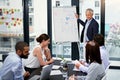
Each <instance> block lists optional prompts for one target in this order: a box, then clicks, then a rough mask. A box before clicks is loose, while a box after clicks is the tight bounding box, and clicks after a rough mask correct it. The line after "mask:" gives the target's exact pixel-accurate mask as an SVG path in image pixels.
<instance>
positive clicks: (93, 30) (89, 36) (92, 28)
mask: <svg viewBox="0 0 120 80" xmlns="http://www.w3.org/2000/svg"><path fill="white" fill-rule="evenodd" d="M75 16H76V18H77V21H78V22H79V23H80V24H81V25H82V26H83V30H82V34H81V42H87V41H91V40H93V36H94V35H95V34H98V32H99V25H98V23H97V21H96V20H95V19H94V18H93V10H92V9H90V8H88V9H87V10H86V21H85V22H83V21H82V20H81V19H79V16H78V15H77V14H76V15H75Z"/></svg>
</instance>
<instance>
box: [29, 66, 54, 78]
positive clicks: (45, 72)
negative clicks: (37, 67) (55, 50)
mask: <svg viewBox="0 0 120 80" xmlns="http://www.w3.org/2000/svg"><path fill="white" fill-rule="evenodd" d="M52 66H53V64H50V65H46V66H44V67H43V68H42V71H41V75H35V76H33V77H32V78H30V79H29V80H47V79H49V76H50V72H51V70H52Z"/></svg>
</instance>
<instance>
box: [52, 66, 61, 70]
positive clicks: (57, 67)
mask: <svg viewBox="0 0 120 80" xmlns="http://www.w3.org/2000/svg"><path fill="white" fill-rule="evenodd" d="M59 68H60V66H58V65H53V66H52V69H59Z"/></svg>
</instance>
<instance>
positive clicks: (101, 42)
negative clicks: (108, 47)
mask: <svg viewBox="0 0 120 80" xmlns="http://www.w3.org/2000/svg"><path fill="white" fill-rule="evenodd" d="M93 40H94V41H96V42H97V43H98V44H99V45H100V46H104V37H103V35H102V34H95V35H94V37H93Z"/></svg>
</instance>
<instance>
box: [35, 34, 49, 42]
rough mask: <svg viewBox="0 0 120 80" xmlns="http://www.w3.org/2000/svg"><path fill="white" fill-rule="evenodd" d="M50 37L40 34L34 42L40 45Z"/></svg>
mask: <svg viewBox="0 0 120 80" xmlns="http://www.w3.org/2000/svg"><path fill="white" fill-rule="evenodd" d="M48 39H50V37H49V36H48V35H47V34H41V35H40V36H39V37H37V38H36V41H37V42H39V43H41V42H42V41H43V40H45V41H46V40H48Z"/></svg>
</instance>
